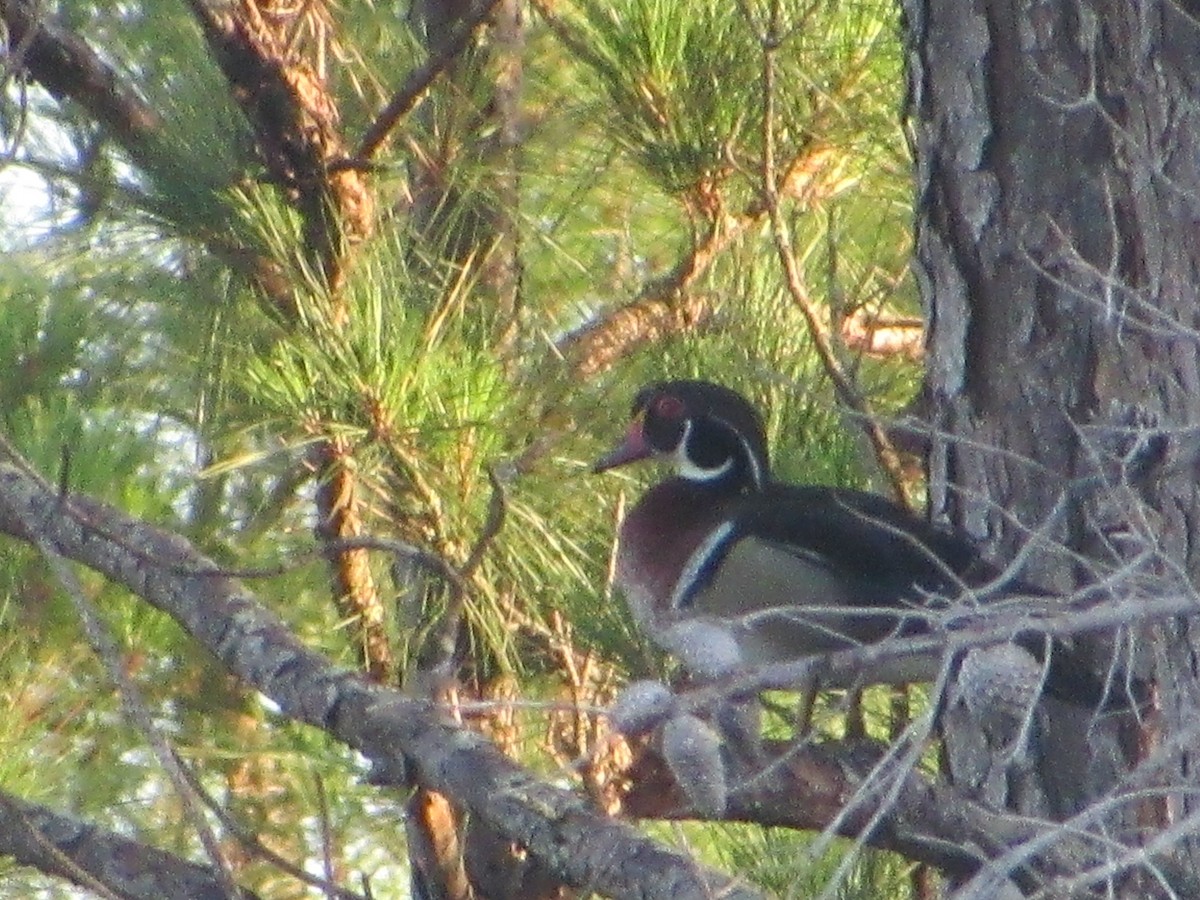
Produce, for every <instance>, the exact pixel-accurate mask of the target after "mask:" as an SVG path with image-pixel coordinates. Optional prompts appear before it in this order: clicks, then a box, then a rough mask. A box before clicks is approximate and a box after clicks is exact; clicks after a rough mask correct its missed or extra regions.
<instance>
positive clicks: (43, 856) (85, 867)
mask: <svg viewBox="0 0 1200 900" xmlns="http://www.w3.org/2000/svg"><path fill="white" fill-rule="evenodd" d="M0 855H3V856H6V857H12V858H13V860H15V861H16V862H18V863H20V864H21V865H25V866H31V867H33V868H35V869H37V870H38V871H40V872H44V873H46V874H47V875H55V876H57V877H59V878H62V879H64V880H65V881H69V882H72V883H73V884H77V885H79V886H80V887H82V888H85V889H87V890H90V891H95V892H96V893H97V894H99V895H102V896H107V897H119V898H121V900H161V898H163V897H188V898H192V900H230V897H229V894H228V891H227V888H226V885H225V884H224V883H223V882H222V880H221V879H220V878H219V877H218V876H217V875H216V873H214V872H213V871H212V870H211V869H209V868H206V867H204V866H198V865H196V864H195V863H192V862H188V861H187V860H185V859H181V858H180V857H178V856H176V855H174V854H173V853H167V852H165V851H163V850H159V849H158V848H157V847H150V846H147V845H146V844H141V843H138V842H137V841H134V840H131V839H129V838H128V837H125V836H123V835H118V834H115V833H113V832H111V831H106V830H104V829H102V828H97V827H96V826H94V825H90V824H88V823H87V822H84V821H81V820H79V819H76V818H73V817H71V816H64V815H61V814H59V813H56V812H54V811H52V810H50V809H47V808H46V807H44V806H39V805H38V804H35V803H29V802H26V801H24V800H19V799H17V798H16V797H13V796H12V795H11V794H7V793H4V792H0ZM255 896H257V895H255V894H253V893H251V892H250V891H242V892H241V893H240V894H238V897H240V898H243V900H252V898H253V897H255Z"/></svg>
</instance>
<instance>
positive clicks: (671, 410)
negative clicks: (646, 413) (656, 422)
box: [653, 394, 684, 419]
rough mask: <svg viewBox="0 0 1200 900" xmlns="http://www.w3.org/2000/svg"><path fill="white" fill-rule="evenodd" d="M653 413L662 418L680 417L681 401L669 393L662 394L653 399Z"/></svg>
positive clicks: (681, 416) (681, 413)
mask: <svg viewBox="0 0 1200 900" xmlns="http://www.w3.org/2000/svg"><path fill="white" fill-rule="evenodd" d="M653 409H654V414H655V415H656V416H661V417H662V418H664V419H682V418H683V410H684V407H683V401H682V400H680V399H679V398H678V397H675V396H672V395H671V394H663V395H661V396H659V397H656V398H655V399H654V405H653Z"/></svg>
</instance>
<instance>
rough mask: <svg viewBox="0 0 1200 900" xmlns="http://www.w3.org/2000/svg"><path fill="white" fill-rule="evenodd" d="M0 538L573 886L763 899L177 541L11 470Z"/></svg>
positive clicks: (5, 475)
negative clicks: (399, 682)
mask: <svg viewBox="0 0 1200 900" xmlns="http://www.w3.org/2000/svg"><path fill="white" fill-rule="evenodd" d="M0 533H5V534H9V535H12V536H14V537H17V538H20V539H23V540H31V539H34V538H36V540H38V541H39V542H44V543H45V544H47V545H49V546H50V547H52V548H53V549H54V550H55V551H56V552H57V553H59V554H61V555H62V556H65V557H67V558H68V559H72V560H75V561H77V562H79V563H82V564H83V565H85V566H87V567H89V568H91V569H93V570H95V571H96V572H99V573H100V574H102V575H103V576H105V577H106V578H108V579H109V580H111V581H113V582H115V583H117V584H120V585H123V586H125V587H126V588H128V589H129V590H130V591H132V592H133V593H134V594H136V595H137V596H139V597H141V598H142V599H143V600H145V601H146V602H148V603H150V604H151V605H153V606H154V607H155V608H157V609H159V610H161V611H163V612H165V613H166V614H167V615H169V616H171V617H172V618H174V619H175V620H176V621H177V622H179V623H180V624H181V625H182V626H183V627H184V629H186V630H187V632H188V633H189V634H190V635H192V637H194V638H195V639H196V640H197V641H198V642H199V643H200V644H201V645H203V646H204V647H206V648H207V649H208V650H209V651H210V652H212V653H213V654H214V655H215V656H216V657H217V658H218V659H220V660H221V661H222V663H223V664H224V665H225V666H226V667H227V668H228V670H229V671H230V672H232V673H233V674H235V675H236V676H238V677H239V678H241V679H242V680H244V681H245V682H246V683H247V684H249V685H252V686H253V687H254V688H256V689H257V690H259V691H261V692H262V693H263V694H265V695H266V696H267V697H270V698H271V699H272V700H273V701H274V702H275V703H277V704H278V705H279V707H280V710H281V712H282V713H283V714H284V715H286V716H288V717H290V718H292V719H295V720H297V721H301V722H305V723H308V724H310V725H314V726H316V727H318V728H322V729H324V730H326V731H327V732H328V733H329V734H331V735H332V736H334V737H335V738H337V739H338V740H341V741H343V742H344V743H346V744H347V745H349V746H351V747H353V748H355V749H357V750H358V751H360V752H361V753H363V754H364V755H365V756H366V757H367V758H368V759H369V760H370V761H371V763H372V766H373V776H374V780H375V781H376V782H377V783H380V784H387V785H392V786H404V787H407V786H408V785H409V784H410V783H411V782H412V781H416V782H418V783H420V784H421V785H423V786H425V787H428V788H431V789H433V790H435V791H438V792H440V793H443V794H445V795H446V796H448V797H450V798H451V799H452V800H453V802H454V803H456V804H458V805H459V806H461V807H462V808H463V809H464V810H466V811H467V812H468V813H469V814H470V815H471V816H475V817H478V818H479V819H480V820H482V821H483V822H485V823H486V824H487V825H489V826H490V827H492V828H493V829H495V830H496V831H497V832H498V833H500V834H502V835H503V836H504V837H505V838H506V839H508V840H511V841H514V842H515V843H517V844H518V845H520V846H522V847H524V848H526V849H527V850H528V851H529V852H530V853H531V854H533V855H534V856H535V857H537V858H538V859H539V860H540V861H541V862H542V864H543V865H544V866H545V867H546V868H547V869H548V870H549V871H551V872H552V873H554V875H555V876H556V877H558V878H560V879H562V880H563V881H565V882H567V883H569V884H573V885H577V886H580V887H586V888H587V889H589V890H593V891H596V892H597V893H600V894H603V895H606V896H611V897H631V898H647V900H648V898H672V900H674V898H693V897H694V898H707V897H712V896H721V897H724V898H729V900H738V898H750V897H757V896H759V895H758V894H757V892H755V891H753V890H751V889H750V888H748V887H744V886H741V885H738V884H736V883H733V882H732V881H731V880H730V879H729V878H728V877H727V876H724V875H721V874H720V873H717V872H714V871H712V870H708V869H706V868H704V867H703V866H701V865H699V864H698V863H697V862H696V861H695V860H693V859H691V858H689V857H688V856H687V855H685V854H682V853H677V852H674V851H671V850H668V849H665V848H663V847H661V846H659V845H658V844H656V843H655V842H653V841H651V840H650V839H648V838H646V837H645V836H643V835H641V834H639V833H638V832H637V831H636V830H635V829H633V828H632V827H630V826H629V825H627V824H625V823H622V822H616V821H613V820H611V819H608V818H605V817H604V816H602V815H601V814H600V813H598V812H596V811H595V810H593V809H592V808H590V807H589V806H588V805H587V804H586V803H585V802H584V801H583V800H582V799H581V798H580V797H578V796H576V795H574V794H572V793H571V792H569V791H565V790H562V789H560V788H556V787H552V786H551V785H548V784H546V783H545V782H542V781H540V780H538V779H537V778H535V777H533V776H532V775H531V774H529V773H528V772H526V771H525V770H524V769H522V768H520V767H519V766H517V765H516V764H515V763H513V762H512V761H511V760H509V759H508V758H506V757H505V756H504V755H503V754H502V753H500V751H499V750H497V749H496V748H495V747H494V746H493V745H492V744H490V743H489V742H488V741H487V740H486V739H484V738H483V737H482V736H480V735H478V734H475V733H474V732H471V731H467V730H464V729H462V728H458V727H455V726H454V725H453V724H451V723H449V722H448V721H447V720H446V719H445V718H443V717H442V716H441V715H440V714H439V712H438V710H437V709H436V708H435V707H434V706H433V705H432V704H431V703H429V702H426V701H420V700H414V699H412V698H409V697H406V696H404V695H403V694H401V693H399V692H397V691H391V690H386V689H382V688H378V687H375V686H372V685H369V684H367V683H366V682H365V681H364V680H363V679H362V678H361V677H359V676H358V675H357V674H356V673H353V672H349V671H347V670H345V669H341V668H338V667H337V666H334V665H332V664H331V663H330V662H329V661H328V660H327V659H326V658H325V657H323V656H322V655H320V654H319V653H316V652H315V651H313V650H310V649H309V648H307V647H305V646H304V645H303V644H301V643H300V642H299V641H298V640H297V639H296V638H295V637H294V636H293V635H292V634H291V633H290V632H289V631H288V629H287V628H286V626H285V625H284V624H283V622H282V621H281V620H280V619H279V618H278V617H277V616H275V615H274V614H273V613H271V612H270V611H269V610H267V609H266V608H265V607H264V606H262V605H261V604H260V603H258V602H257V600H256V599H255V597H254V595H253V594H252V593H251V592H249V591H248V590H247V589H246V588H245V587H244V586H243V585H242V584H241V583H239V582H238V581H236V580H234V579H232V578H229V577H227V576H225V575H224V574H222V572H221V570H220V568H219V567H218V566H217V565H216V564H215V563H214V562H212V561H211V560H209V559H207V558H206V557H204V556H203V555H201V554H200V553H199V552H198V551H197V550H196V549H195V548H194V547H193V546H192V545H191V544H190V543H189V542H188V541H186V540H184V539H183V538H181V537H179V536H177V535H174V534H171V533H169V532H166V531H163V530H161V529H158V528H154V527H153V526H150V525H147V524H145V523H142V522H140V521H137V520H135V519H132V518H130V517H129V516H127V515H125V514H124V513H122V512H121V511H119V510H117V509H115V508H114V507H112V506H109V505H107V504H105V503H101V502H99V501H96V500H93V499H91V498H88V497H84V496H81V495H69V496H62V495H60V494H58V493H57V492H55V491H54V490H53V489H52V488H51V487H50V486H49V485H47V484H46V483H44V482H42V481H41V480H39V479H37V478H36V477H35V476H33V475H31V474H30V473H28V472H27V471H25V470H24V469H22V468H18V467H16V466H12V465H7V464H5V465H2V466H0ZM409 765H411V770H410V769H408V768H407V766H409ZM163 896H171V895H170V894H165V895H163Z"/></svg>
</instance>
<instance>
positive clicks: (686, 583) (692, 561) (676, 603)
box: [669, 522, 733, 609]
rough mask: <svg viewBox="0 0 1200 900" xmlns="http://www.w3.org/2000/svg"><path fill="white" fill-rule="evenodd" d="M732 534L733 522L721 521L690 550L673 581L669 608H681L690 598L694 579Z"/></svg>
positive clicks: (694, 582) (694, 583)
mask: <svg viewBox="0 0 1200 900" xmlns="http://www.w3.org/2000/svg"><path fill="white" fill-rule="evenodd" d="M732 536H733V523H732V522H722V523H721V524H720V525H718V526H717V527H716V528H714V529H713V530H712V531H711V532H709V534H708V537H706V538H705V539H704V541H703V542H702V543H701V544H700V546H699V547H697V548H696V549H695V550H693V551H692V555H691V556H689V557H688V559H687V562H686V563H684V566H683V571H682V572H680V573H679V578H678V579H677V580H676V582H675V587H674V588H673V589H672V591H671V602H670V607H669V608H670V609H682V608H683V607H684V606H686V605H687V604H688V602H689V601H690V600H691V597H690V596H689V595H690V594H691V593H692V591H693V589H694V588H695V587H696V579H697V578H699V577H700V574H701V573H702V572H703V571H704V569H705V568H706V567H707V566H708V564H709V563H710V562H711V561H712V558H713V556H714V555H716V553H717V552H718V551H719V550H722V549H723V548H724V546H725V544H726V543H727V542H728V541H729V539H730V538H731V537H732Z"/></svg>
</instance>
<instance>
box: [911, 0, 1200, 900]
mask: <svg viewBox="0 0 1200 900" xmlns="http://www.w3.org/2000/svg"><path fill="white" fill-rule="evenodd" d="M904 9H905V12H906V16H907V27H908V30H909V36H910V39H911V40H910V47H911V53H910V56H909V64H910V75H911V94H910V114H911V119H912V126H913V137H914V143H915V150H916V157H917V172H918V184H917V190H918V208H919V212H918V222H917V225H918V230H917V273H918V277H919V279H920V281H921V287H922V293H923V295H924V298H925V300H926V303H927V307H928V314H929V327H930V331H929V348H928V351H929V353H928V359H929V362H928V373H927V386H926V387H927V390H928V395H929V397H930V399H931V401H932V409H933V413H934V415H933V425H934V428H935V434H934V440H933V442H932V453H931V456H930V483H931V495H932V501H933V508H934V513H935V515H937V516H939V517H946V518H949V519H951V520H953V521H954V522H956V523H957V524H959V525H961V526H963V527H965V528H967V529H968V530H969V531H970V532H972V533H973V534H975V535H976V536H977V537H979V538H981V539H983V540H985V541H987V542H989V543H990V544H991V545H992V546H993V547H995V548H997V551H998V555H1000V556H1009V557H1011V556H1012V555H1014V554H1016V553H1018V552H1019V551H1021V550H1022V549H1023V548H1024V550H1025V551H1027V552H1028V557H1027V562H1028V565H1027V570H1026V571H1027V572H1028V574H1030V575H1031V576H1033V577H1035V578H1036V579H1037V580H1039V581H1041V582H1042V583H1043V584H1046V585H1048V586H1051V587H1054V588H1055V589H1058V590H1061V591H1064V592H1071V591H1075V590H1077V589H1079V588H1081V586H1086V585H1088V584H1093V583H1095V582H1096V581H1098V580H1100V579H1103V578H1108V579H1109V584H1108V588H1107V589H1109V590H1112V591H1115V592H1117V593H1118V594H1119V595H1122V596H1125V597H1127V598H1128V602H1129V603H1130V604H1131V605H1136V604H1137V602H1138V599H1137V598H1138V596H1139V595H1141V596H1151V595H1153V594H1155V593H1159V592H1161V590H1162V588H1163V587H1164V585H1163V582H1162V581H1161V580H1157V579H1162V578H1163V577H1164V576H1165V574H1166V573H1168V572H1173V573H1174V575H1175V576H1177V577H1179V578H1180V580H1181V581H1182V582H1183V585H1184V587H1185V588H1188V587H1190V583H1191V582H1193V581H1194V579H1195V576H1196V575H1197V574H1200V570H1198V568H1197V566H1198V564H1200V556H1198V548H1200V545H1198V543H1197V538H1198V537H1200V535H1198V534H1197V532H1196V527H1197V522H1198V521H1200V520H1198V514H1200V492H1198V488H1197V483H1196V479H1195V475H1194V469H1195V460H1196V454H1195V438H1194V428H1195V426H1196V425H1197V424H1198V423H1200V365H1198V362H1197V346H1196V345H1197V330H1196V325H1197V313H1198V304H1197V302H1196V301H1197V296H1196V285H1197V284H1198V283H1200V280H1198V277H1197V276H1198V274H1200V272H1198V270H1200V246H1198V245H1197V242H1196V240H1195V223H1196V220H1197V215H1198V213H1200V209H1198V208H1197V200H1196V198H1197V192H1198V191H1200V152H1198V151H1200V147H1197V135H1198V134H1200V104H1198V102H1197V101H1198V99H1200V90H1198V88H1200V84H1198V83H1197V82H1198V75H1197V69H1196V67H1195V64H1194V63H1195V60H1196V58H1197V54H1198V53H1200V29H1198V28H1197V23H1196V22H1195V21H1194V20H1192V19H1191V18H1189V17H1188V15H1186V14H1185V13H1184V12H1183V11H1182V8H1181V7H1179V6H1177V5H1174V4H1172V3H1169V2H1146V3H1128V2H1126V0H1079V2H1072V3H1066V4H1064V3H1059V2H1038V0H973V2H968V3H963V2H958V0H907V2H906V3H905V4H904ZM1118 576H1119V577H1118ZM1134 638H1135V643H1136V644H1137V650H1138V651H1139V652H1138V653H1135V654H1134V655H1133V658H1132V660H1130V662H1131V663H1132V664H1133V665H1134V666H1135V667H1141V668H1142V669H1143V670H1144V671H1145V670H1147V669H1146V663H1148V662H1149V658H1150V657H1153V658H1154V660H1155V661H1156V662H1157V663H1158V666H1159V671H1158V675H1159V679H1160V686H1161V704H1162V709H1161V712H1160V715H1161V718H1162V722H1161V727H1162V728H1163V729H1164V730H1165V735H1166V738H1165V739H1166V740H1168V741H1169V738H1170V736H1171V735H1172V734H1175V735H1178V734H1180V733H1182V730H1183V729H1184V728H1185V727H1186V722H1187V720H1188V719H1189V718H1192V719H1194V717H1195V714H1196V710H1197V705H1196V704H1197V702H1198V701H1200V692H1198V690H1197V683H1196V676H1195V670H1196V668H1195V665H1194V660H1195V658H1196V643H1195V641H1194V639H1193V637H1192V635H1191V631H1190V628H1189V622H1188V620H1185V619H1174V620H1171V621H1170V622H1168V623H1167V624H1165V625H1162V626H1160V627H1156V628H1154V629H1146V630H1140V631H1138V632H1135V634H1134ZM1109 646H1110V642H1106V641H1100V642H1097V643H1096V645H1095V646H1094V647H1092V649H1093V651H1094V652H1095V656H1096V659H1097V664H1098V666H1100V667H1101V668H1102V667H1103V665H1104V664H1105V663H1106V662H1107V649H1108V647H1109ZM1058 724H1061V723H1058ZM1077 730H1078V729H1077ZM1085 731H1086V729H1085ZM1076 736H1077V737H1078V735H1076ZM1054 737H1055V739H1056V740H1057V739H1058V738H1064V735H1063V734H1062V729H1061V728H1060V729H1058V734H1057V735H1054ZM1122 737H1123V738H1128V735H1122ZM1142 737H1143V744H1144V743H1145V741H1144V738H1145V734H1143V735H1142ZM1068 743H1069V742H1068ZM1146 749H1147V748H1146V747H1145V746H1143V752H1146ZM1110 750H1111V748H1110ZM987 752H988V751H987V749H986V748H985V747H982V746H976V747H975V749H974V750H971V749H966V750H964V752H963V755H962V756H961V758H960V759H959V760H958V762H959V764H960V765H962V764H967V765H971V764H977V765H980V764H981V765H984V766H986V764H987V763H986V760H982V759H980V755H984V756H986V754H987ZM1089 753H1093V754H1094V755H1093V756H1092V766H1091V767H1089V766H1087V765H1085V764H1083V763H1084V762H1085V761H1086V760H1087V759H1088V756H1087V754H1089ZM1077 754H1083V755H1077ZM1192 755H1193V754H1192V753H1191V752H1189V751H1186V750H1185V751H1177V752H1175V753H1174V755H1173V763H1172V767H1174V769H1175V777H1174V778H1172V779H1168V780H1171V781H1173V782H1174V783H1175V784H1176V785H1177V786H1178V787H1179V788H1181V789H1182V790H1183V791H1184V792H1181V793H1180V794H1179V795H1176V796H1172V797H1170V799H1169V802H1168V803H1167V804H1166V805H1167V806H1168V807H1169V811H1167V812H1166V813H1164V814H1160V815H1158V816H1157V817H1151V818H1152V819H1154V820H1155V821H1156V822H1157V823H1158V824H1160V825H1161V824H1170V823H1175V824H1179V823H1181V822H1185V821H1186V818H1187V816H1188V815H1189V813H1191V811H1192V808H1193V806H1194V803H1195V801H1194V800H1189V799H1187V796H1186V793H1185V792H1186V789H1187V788H1188V787H1190V786H1192V784H1191V783H1192V781H1193V780H1194V779H1193V778H1192V776H1190V775H1187V774H1186V773H1188V772H1191V771H1194V769H1195V761H1194V760H1192V758H1191V757H1192ZM972 757H974V759H972ZM1072 760H1074V761H1076V762H1078V763H1081V765H1079V766H1078V767H1077V774H1079V775H1081V776H1083V775H1094V774H1095V771H1096V770H1095V766H1096V765H1106V766H1115V765H1116V764H1118V763H1119V762H1120V760H1114V759H1113V758H1112V757H1111V753H1110V751H1104V750H1099V751H1097V749H1096V748H1095V747H1089V746H1087V745H1086V744H1085V746H1083V747H1075V748H1074V750H1072V749H1070V748H1068V747H1067V746H1066V745H1064V746H1058V745H1055V746H1054V749H1053V750H1052V751H1051V750H1047V753H1046V754H1044V755H1043V756H1042V757H1041V759H1040V760H1039V766H1038V772H1037V774H1038V776H1039V780H1040V782H1041V796H1042V802H1041V803H1034V804H1033V805H1034V807H1035V810H1033V811H1040V812H1045V811H1046V810H1045V809H1044V808H1043V809H1040V810H1039V809H1036V807H1038V806H1039V805H1041V806H1044V805H1045V802H1046V799H1047V797H1048V796H1049V795H1050V794H1054V793H1055V792H1057V793H1058V795H1059V796H1058V800H1057V802H1055V801H1053V800H1051V801H1050V806H1051V807H1055V806H1057V807H1058V808H1057V809H1052V810H1050V811H1053V812H1058V813H1060V814H1061V813H1062V812H1064V811H1066V810H1074V809H1078V808H1080V806H1081V804H1084V803H1085V802H1086V801H1087V799H1088V795H1089V793H1090V792H1094V790H1095V789H1096V788H1097V787H1098V786H1097V785H1096V784H1087V783H1085V782H1086V779H1085V778H1084V779H1077V780H1072V781H1071V782H1070V783H1060V784H1058V785H1053V786H1052V785H1049V784H1048V781H1050V780H1051V776H1052V775H1053V774H1054V770H1055V769H1056V768H1057V767H1061V766H1063V765H1064V763H1065V762H1067V761H1072ZM1006 794H1007V796H1006ZM991 799H992V800H993V801H994V802H995V801H1010V802H1012V801H1014V800H1015V799H1016V798H1015V797H1013V796H1011V794H1010V793H1009V792H1008V791H1006V789H1005V787H1004V786H1001V789H1000V790H999V792H998V795H993V796H992V797H991ZM1139 821H1140V822H1142V823H1143V824H1145V823H1146V822H1147V821H1149V820H1148V819H1147V818H1146V817H1145V816H1143V815H1139ZM1185 830H1186V829H1185ZM1148 837H1149V838H1152V837H1153V835H1149V836H1148ZM1190 840H1191V839H1189V841H1190ZM1187 843H1188V842H1187V841H1180V846H1181V847H1182V846H1183V845H1184V844H1187ZM1183 852H1186V853H1189V854H1194V850H1193V849H1191V848H1190V845H1189V849H1187V850H1186V851H1183V850H1181V853H1183ZM1195 861H1196V860H1195V859H1194V858H1193V860H1192V863H1193V867H1194V863H1195ZM1125 889H1128V890H1131V891H1133V892H1134V894H1133V895H1137V893H1136V891H1137V890H1139V889H1140V888H1137V887H1132V888H1129V887H1126V888H1125Z"/></svg>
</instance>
